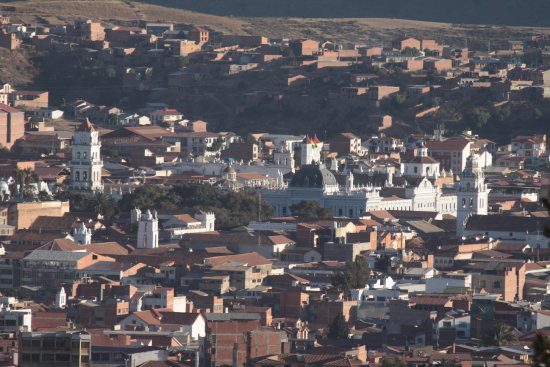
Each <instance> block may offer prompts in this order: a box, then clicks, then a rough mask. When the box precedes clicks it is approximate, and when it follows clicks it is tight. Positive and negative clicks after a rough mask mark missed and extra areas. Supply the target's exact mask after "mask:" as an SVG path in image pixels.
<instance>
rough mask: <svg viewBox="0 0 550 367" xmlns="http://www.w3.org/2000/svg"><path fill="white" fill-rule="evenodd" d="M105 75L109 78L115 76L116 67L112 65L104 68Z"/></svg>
mask: <svg viewBox="0 0 550 367" xmlns="http://www.w3.org/2000/svg"><path fill="white" fill-rule="evenodd" d="M105 76H106V77H107V78H109V79H114V78H116V69H115V68H114V67H108V68H107V69H105Z"/></svg>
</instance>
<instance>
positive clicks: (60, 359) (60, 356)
mask: <svg viewBox="0 0 550 367" xmlns="http://www.w3.org/2000/svg"><path fill="white" fill-rule="evenodd" d="M55 360H56V361H58V362H69V354H59V353H58V354H56V355H55Z"/></svg>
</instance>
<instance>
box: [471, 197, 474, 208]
mask: <svg viewBox="0 0 550 367" xmlns="http://www.w3.org/2000/svg"><path fill="white" fill-rule="evenodd" d="M473 206H474V199H472V198H470V208H471V207H473Z"/></svg>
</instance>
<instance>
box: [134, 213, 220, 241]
mask: <svg viewBox="0 0 550 367" xmlns="http://www.w3.org/2000/svg"><path fill="white" fill-rule="evenodd" d="M134 210H135V209H134ZM159 220H160V221H161V225H162V227H163V229H164V230H165V231H168V232H169V233H170V238H172V239H181V237H182V236H183V235H184V234H188V233H204V232H212V231H214V227H215V224H216V215H215V214H214V213H213V212H203V211H200V212H197V213H195V214H194V215H193V216H192V215H189V214H174V215H169V216H163V215H160V216H159Z"/></svg>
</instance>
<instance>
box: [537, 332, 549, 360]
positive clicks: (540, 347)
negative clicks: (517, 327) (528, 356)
mask: <svg viewBox="0 0 550 367" xmlns="http://www.w3.org/2000/svg"><path fill="white" fill-rule="evenodd" d="M533 350H534V355H533V366H537V367H538V366H550V340H549V339H548V337H547V336H546V335H544V334H542V333H540V332H539V333H537V336H536V337H535V341H534V342H533Z"/></svg>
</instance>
